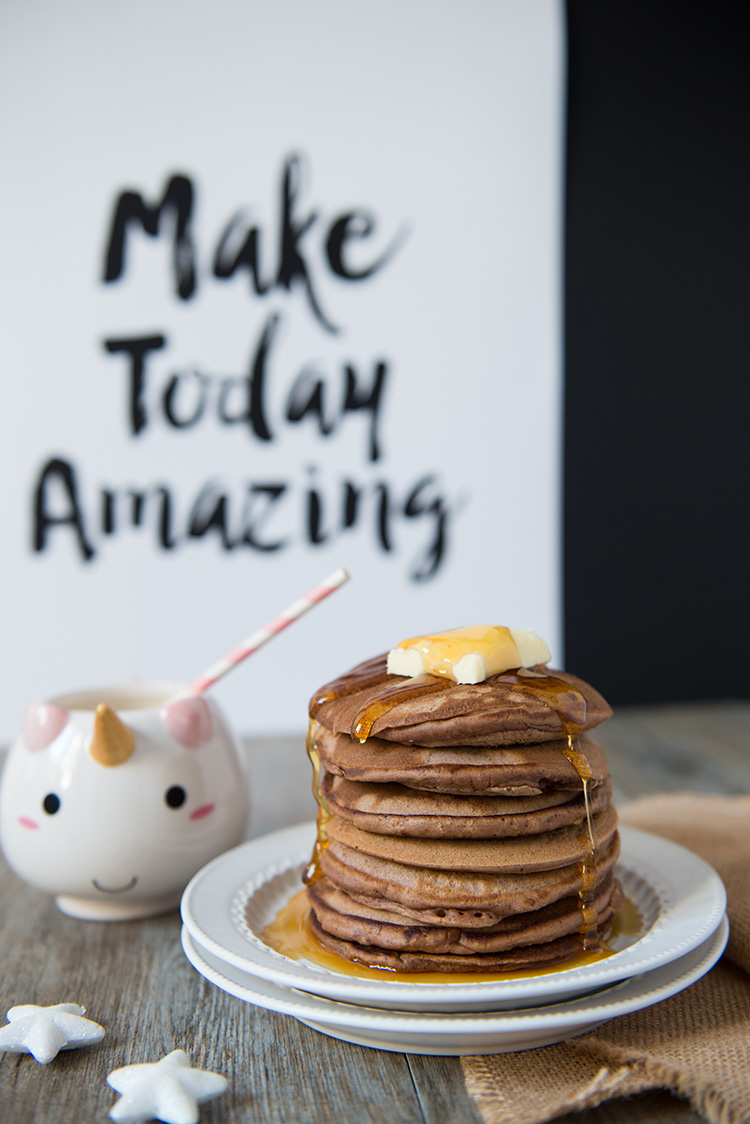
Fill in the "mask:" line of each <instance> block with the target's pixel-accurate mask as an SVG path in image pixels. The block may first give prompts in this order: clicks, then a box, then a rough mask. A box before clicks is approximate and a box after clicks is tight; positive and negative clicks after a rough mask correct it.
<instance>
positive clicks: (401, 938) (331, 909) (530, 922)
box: [309, 873, 622, 956]
mask: <svg viewBox="0 0 750 1124" xmlns="http://www.w3.org/2000/svg"><path fill="white" fill-rule="evenodd" d="M309 896H310V902H311V906H312V909H313V911H314V913H315V916H316V918H317V920H318V923H319V924H320V925H321V926H322V927H323V928H324V929H325V930H326V932H328V933H330V934H331V936H334V937H341V938H343V939H344V940H348V941H355V942H356V943H357V944H365V945H376V946H377V947H378V948H387V949H397V950H399V951H410V952H414V951H416V952H430V953H433V952H440V953H445V952H448V953H451V954H452V955H459V956H464V955H467V954H469V955H470V954H474V953H485V952H505V951H507V950H508V949H511V948H514V947H517V946H521V945H531V944H544V943H547V942H549V941H552V940H556V939H557V938H559V937H563V936H568V935H570V934H571V933H578V932H579V930H580V926H581V914H580V909H579V905H578V899H577V897H569V898H563V899H562V900H561V901H559V902H555V903H553V904H552V905H550V906H547V907H545V908H544V909H540V910H536V911H535V912H532V913H526V914H522V915H520V916H519V915H516V916H513V917H509V918H505V919H503V920H501V921H499V922H496V923H495V924H494V925H491V926H487V927H484V928H482V929H466V928H465V927H462V926H456V925H445V924H443V925H430V924H423V925H414V924H412V925H408V924H406V922H405V920H404V918H402V917H399V915H398V914H396V913H394V912H392V911H390V910H388V909H374V908H372V907H363V906H362V905H361V904H360V903H358V902H356V901H355V900H354V899H353V898H351V897H349V895H348V894H346V893H344V892H343V891H341V890H339V889H337V887H335V886H334V885H333V883H331V882H330V881H329V880H328V879H326V878H323V879H321V880H320V881H319V882H317V883H316V884H315V885H314V886H313V887H311V888H310V893H309ZM593 901H594V905H595V908H596V910H597V914H598V917H599V924H600V925H604V924H606V923H607V922H609V921H610V920H611V918H612V915H613V914H614V912H615V910H616V909H617V908H619V906H620V905H621V904H622V891H621V889H620V886H619V883H616V882H615V880H614V878H613V876H612V874H611V873H610V874H609V875H608V876H606V877H605V878H604V879H603V881H602V882H601V884H600V885H599V887H598V889H597V892H596V894H595V896H594V899H593Z"/></svg>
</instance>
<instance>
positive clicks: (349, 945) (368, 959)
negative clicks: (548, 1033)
mask: <svg viewBox="0 0 750 1124" xmlns="http://www.w3.org/2000/svg"><path fill="white" fill-rule="evenodd" d="M309 924H310V928H311V929H312V931H313V933H314V934H315V936H316V937H317V938H318V940H319V941H320V943H321V944H322V945H323V947H324V948H325V949H327V950H328V951H329V952H333V953H335V954H336V955H337V956H341V957H343V958H344V959H346V960H354V961H359V962H361V963H362V964H363V965H366V966H368V967H380V968H390V969H391V970H393V971H396V972H489V973H492V974H493V975H495V974H497V973H499V972H516V971H523V970H524V969H528V970H532V969H534V968H544V967H546V966H547V965H550V964H557V963H559V962H560V961H561V960H569V959H571V958H572V957H573V956H575V955H576V953H578V952H580V950H581V938H580V936H579V935H578V934H577V933H571V934H570V935H569V936H566V937H558V938H557V940H553V941H548V942H547V943H545V944H532V945H518V946H516V947H515V948H510V949H507V950H506V951H504V952H489V953H468V954H465V955H452V954H451V953H437V952H433V953H429V952H411V951H408V950H407V951H399V952H396V951H394V950H391V949H385V948H378V947H377V946H376V945H364V944H358V943H356V942H355V941H347V940H343V939H342V938H341V937H336V936H333V935H332V934H331V933H328V932H327V931H326V930H325V929H324V928H323V927H322V925H321V924H320V922H319V921H318V919H317V917H316V916H315V913H314V912H312V913H311V915H310V921H309ZM610 929H611V919H610V920H609V921H607V922H605V923H604V924H602V925H599V926H598V927H597V939H598V941H599V942H601V941H603V940H604V939H605V938H606V937H607V935H608V934H609V931H610Z"/></svg>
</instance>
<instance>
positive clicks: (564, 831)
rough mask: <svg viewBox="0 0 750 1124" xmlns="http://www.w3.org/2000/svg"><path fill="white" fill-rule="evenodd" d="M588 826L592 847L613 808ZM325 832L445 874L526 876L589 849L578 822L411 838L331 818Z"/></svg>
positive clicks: (609, 828)
mask: <svg viewBox="0 0 750 1124" xmlns="http://www.w3.org/2000/svg"><path fill="white" fill-rule="evenodd" d="M592 827H593V833H594V839H595V841H596V846H597V847H598V848H602V847H604V846H605V845H606V844H607V843H608V842H609V841H610V840H611V838H612V836H613V835H614V834H615V831H616V830H617V814H616V813H615V810H614V808H612V807H608V808H607V809H606V810H605V811H604V812H600V813H599V814H598V815H596V816H593V817H592ZM327 832H328V838H329V839H330V840H331V841H334V840H335V841H336V842H338V843H343V844H345V845H346V846H347V847H349V848H350V849H351V850H353V851H355V852H357V853H360V852H362V853H364V854H367V855H371V856H375V857H377V858H383V859H389V860H391V861H393V862H397V863H402V864H405V865H406V866H418V867H421V868H426V869H430V870H442V871H450V872H454V871H469V872H477V873H482V874H484V873H488V874H501V873H502V874H505V873H509V874H526V873H529V872H532V871H540V870H554V869H557V868H559V867H562V866H569V865H570V864H571V863H578V862H582V861H583V860H584V859H586V857H587V856H588V855H589V854H590V852H591V842H590V840H589V837H588V830H583V831H582V830H581V828H580V826H578V825H573V826H572V827H562V828H558V830H557V831H547V832H543V833H542V834H540V835H531V836H510V837H507V838H504V839H489V840H488V839H413V838H409V837H406V836H399V835H382V834H377V833H375V832H371V831H362V829H361V828H358V827H355V826H354V825H353V824H350V823H347V822H346V820H342V819H340V818H339V817H338V816H332V817H331V819H330V820H329V822H328V826H327Z"/></svg>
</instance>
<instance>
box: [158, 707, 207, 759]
mask: <svg viewBox="0 0 750 1124" xmlns="http://www.w3.org/2000/svg"><path fill="white" fill-rule="evenodd" d="M161 716H162V719H163V721H164V725H165V726H166V728H167V730H168V732H169V733H170V734H171V736H172V737H173V738H174V740H175V741H176V742H179V743H180V745H183V746H185V748H186V749H199V748H200V747H201V746H202V745H205V744H206V742H207V741H208V740H209V738H210V737H211V732H212V729H213V721H212V719H211V708H210V707H209V705H208V703H207V702H206V700H205V699H202V698H200V697H198V696H197V695H191V696H190V697H189V698H186V699H176V700H175V701H174V702H173V703H170V704H169V705H168V706H165V707H164V710H163V711H162V712H161Z"/></svg>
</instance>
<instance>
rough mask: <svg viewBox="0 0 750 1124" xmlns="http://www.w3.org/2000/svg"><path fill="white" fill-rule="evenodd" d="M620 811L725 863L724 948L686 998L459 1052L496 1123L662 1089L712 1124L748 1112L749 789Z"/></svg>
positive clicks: (525, 1123) (532, 1122) (718, 864)
mask: <svg viewBox="0 0 750 1124" xmlns="http://www.w3.org/2000/svg"><path fill="white" fill-rule="evenodd" d="M620 819H621V821H622V822H623V823H625V824H630V825H632V826H633V827H639V828H644V829H645V830H647V831H653V832H656V833H658V834H660V835H665V836H667V837H668V838H669V839H674V840H675V842H677V843H681V844H683V846H685V847H689V848H690V849H691V850H693V851H695V852H696V853H697V854H699V855H701V856H702V857H703V858H704V859H706V860H707V861H708V862H709V863H711V865H712V866H713V867H714V868H715V869H716V870H717V871H718V872H719V874H720V875H721V877H722V878H723V880H724V884H725V886H726V888H727V896H728V900H729V908H728V913H729V923H730V926H731V935H730V938H729V944H728V946H727V950H726V952H725V954H724V956H723V957H722V959H721V960H720V961H719V963H718V964H717V965H716V966H715V967H714V968H713V969H712V970H711V971H710V972H709V973H708V975H706V976H704V977H703V979H701V980H698V982H697V983H694V984H693V985H692V987H689V988H687V989H686V990H685V991H683V992H681V993H680V994H679V995H675V996H673V997H672V998H671V999H667V1000H665V1001H664V1002H663V1003H657V1004H656V1005H655V1006H653V1007H648V1008H647V1009H646V1010H644V1011H637V1012H635V1013H633V1014H630V1015H624V1016H623V1017H622V1018H618V1019H613V1020H611V1021H610V1022H608V1023H604V1024H603V1025H602V1026H600V1027H597V1028H596V1030H594V1031H592V1032H591V1033H589V1034H586V1035H583V1036H582V1037H580V1038H571V1039H569V1040H568V1041H566V1042H560V1043H557V1044H556V1045H554V1046H544V1047H542V1048H540V1049H536V1050H526V1051H521V1052H518V1053H512V1054H496V1055H489V1056H487V1057H471V1058H462V1064H463V1069H464V1076H465V1078H466V1085H467V1088H468V1090H469V1092H470V1093H471V1095H472V1096H473V1097H474V1099H475V1101H476V1104H477V1107H478V1109H479V1112H480V1114H481V1115H482V1117H483V1119H484V1120H485V1121H486V1122H487V1124H505V1122H506V1121H507V1122H508V1124H542V1122H543V1121H548V1120H553V1119H554V1118H555V1117H557V1116H561V1115H564V1114H565V1113H568V1112H573V1111H576V1110H578V1109H583V1108H591V1107H593V1106H594V1105H597V1104H600V1103H601V1102H602V1101H604V1100H607V1099H609V1098H610V1097H624V1096H629V1095H630V1094H632V1093H640V1092H644V1091H646V1090H653V1089H669V1090H671V1091H672V1092H673V1093H676V1094H677V1095H678V1096H681V1097H685V1098H687V1099H688V1100H689V1101H690V1102H691V1104H692V1106H693V1108H694V1109H695V1111H696V1112H698V1113H701V1114H702V1115H703V1116H705V1117H706V1118H707V1119H708V1120H709V1121H712V1122H714V1124H747V1122H748V1121H750V796H739V797H724V796H716V797H714V796H694V795H687V794H686V795H674V796H654V797H649V798H647V799H644V800H637V801H634V802H633V803H632V804H628V805H626V806H625V807H624V808H621V809H620Z"/></svg>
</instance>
